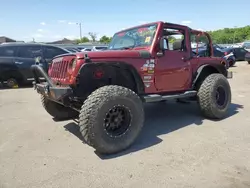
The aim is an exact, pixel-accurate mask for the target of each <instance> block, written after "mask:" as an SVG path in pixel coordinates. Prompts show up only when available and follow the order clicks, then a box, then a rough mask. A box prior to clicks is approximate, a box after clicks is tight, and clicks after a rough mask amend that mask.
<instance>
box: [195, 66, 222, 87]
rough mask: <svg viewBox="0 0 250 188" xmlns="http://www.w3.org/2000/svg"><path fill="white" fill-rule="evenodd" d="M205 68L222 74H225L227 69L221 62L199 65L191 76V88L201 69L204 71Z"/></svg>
mask: <svg viewBox="0 0 250 188" xmlns="http://www.w3.org/2000/svg"><path fill="white" fill-rule="evenodd" d="M206 69H210V70H212V71H213V72H214V73H221V74H223V75H224V76H227V69H226V67H225V66H224V65H223V64H221V63H220V64H204V65H201V66H200V67H199V68H198V69H197V71H196V72H195V74H194V76H193V82H192V88H194V86H195V84H196V82H197V80H198V78H199V77H200V75H201V74H202V72H203V71H205V70H206Z"/></svg>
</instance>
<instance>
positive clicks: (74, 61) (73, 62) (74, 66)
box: [71, 59, 76, 70]
mask: <svg viewBox="0 0 250 188" xmlns="http://www.w3.org/2000/svg"><path fill="white" fill-rule="evenodd" d="M75 68H76V59H73V60H72V62H71V69H72V70H74V69H75Z"/></svg>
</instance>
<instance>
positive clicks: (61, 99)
mask: <svg viewBox="0 0 250 188" xmlns="http://www.w3.org/2000/svg"><path fill="white" fill-rule="evenodd" d="M31 70H32V73H33V75H34V79H35V81H34V82H33V85H34V89H35V90H36V91H37V92H38V93H39V94H41V95H44V96H46V97H47V98H49V99H51V100H53V101H55V102H58V103H61V104H64V105H66V104H67V101H68V98H69V96H71V95H72V93H73V91H72V89H71V87H68V86H67V87H61V86H58V85H55V84H54V83H53V81H52V80H51V79H50V77H49V76H48V75H47V73H46V72H45V71H44V70H43V68H42V67H41V66H39V65H32V66H31ZM38 75H42V76H43V77H44V79H45V80H46V82H41V81H40V79H39V76H38Z"/></svg>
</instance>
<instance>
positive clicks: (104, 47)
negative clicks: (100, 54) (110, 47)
mask: <svg viewBox="0 0 250 188" xmlns="http://www.w3.org/2000/svg"><path fill="white" fill-rule="evenodd" d="M95 48H96V49H97V50H105V49H107V47H106V46H99V47H95Z"/></svg>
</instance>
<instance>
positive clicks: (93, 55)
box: [76, 49, 150, 59]
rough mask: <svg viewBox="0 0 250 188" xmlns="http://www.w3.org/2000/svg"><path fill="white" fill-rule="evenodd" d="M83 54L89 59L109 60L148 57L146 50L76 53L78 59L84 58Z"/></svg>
mask: <svg viewBox="0 0 250 188" xmlns="http://www.w3.org/2000/svg"><path fill="white" fill-rule="evenodd" d="M85 54H87V56H88V57H89V58H90V59H109V58H142V57H144V58H145V57H147V58H149V57H150V52H149V51H148V50H145V49H144V50H105V51H93V52H92V51H91V52H79V53H76V56H77V57H78V58H84V56H85Z"/></svg>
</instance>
